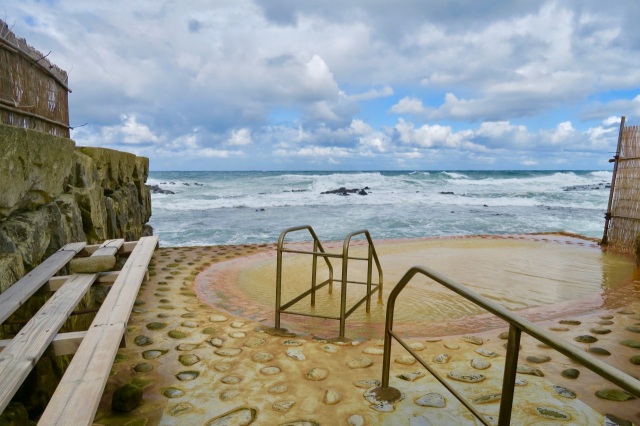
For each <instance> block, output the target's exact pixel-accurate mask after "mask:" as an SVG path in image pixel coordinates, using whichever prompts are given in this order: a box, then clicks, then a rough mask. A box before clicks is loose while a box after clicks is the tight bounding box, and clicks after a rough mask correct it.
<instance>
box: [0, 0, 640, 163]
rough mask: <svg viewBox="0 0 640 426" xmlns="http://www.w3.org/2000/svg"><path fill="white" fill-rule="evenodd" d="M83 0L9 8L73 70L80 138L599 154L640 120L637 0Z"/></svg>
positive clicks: (167, 152) (191, 150) (201, 145)
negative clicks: (624, 126) (622, 124)
mask: <svg viewBox="0 0 640 426" xmlns="http://www.w3.org/2000/svg"><path fill="white" fill-rule="evenodd" d="M85 3H86V4H85ZM85 3H83V4H82V6H78V2H77V1H72V0H58V1H56V2H55V4H53V3H51V2H41V1H37V0H23V1H20V2H9V3H8V4H7V5H5V11H4V12H5V14H6V16H7V20H8V21H10V22H15V25H14V28H13V30H14V31H15V32H16V33H17V34H18V35H19V36H21V37H25V38H26V39H27V40H28V41H29V42H30V43H31V44H33V45H35V47H37V48H38V49H39V50H41V51H44V52H48V51H49V50H51V51H52V53H51V55H50V56H49V58H50V59H51V60H52V61H53V62H55V63H56V64H57V65H59V66H61V67H62V68H64V69H66V70H67V71H69V84H70V86H71V88H72V89H73V93H71V94H70V97H69V99H70V109H71V114H70V119H71V125H72V126H77V125H79V124H83V123H85V122H86V123H88V124H87V126H85V127H78V128H77V130H75V131H74V132H73V135H74V136H73V137H74V138H75V139H76V141H77V142H78V144H80V145H98V146H106V147H113V148H116V149H127V150H135V151H136V152H137V153H141V154H144V155H147V156H149V157H150V158H151V167H152V168H154V167H155V166H154V165H155V164H156V163H160V164H163V167H171V166H173V164H171V163H170V162H169V161H168V160H167V161H166V162H163V161H164V160H163V159H169V158H172V157H173V158H180V159H184V162H183V163H175V166H176V167H178V166H180V167H187V168H189V167H205V168H206V167H221V168H224V167H234V168H241V169H242V168H245V169H246V168H250V169H255V168H261V164H265V166H264V167H271V166H273V167H280V168H281V167H300V168H305V167H306V166H309V167H315V168H321V167H322V163H321V162H320V160H319V159H326V160H327V161H329V159H330V160H331V165H335V166H336V167H343V168H351V167H353V168H360V169H361V168H362V167H363V164H364V165H366V167H368V168H372V169H376V168H384V167H389V168H394V167H416V168H418V167H444V166H445V164H446V165H447V167H449V166H451V167H460V168H474V167H476V166H477V167H485V166H486V165H491V164H494V165H496V164H497V165H500V166H504V167H514V168H517V167H545V166H546V165H547V164H549V162H553V163H554V164H563V165H565V166H566V167H572V168H600V167H609V165H608V163H606V158H603V159H602V160H601V159H600V158H599V156H602V157H606V156H607V155H608V154H607V152H608V151H610V150H611V149H612V148H611V146H612V144H613V145H615V140H616V133H617V126H618V125H617V124H616V123H615V122H614V121H613V120H609V118H610V117H620V116H622V115H626V116H627V122H628V123H630V124H636V123H637V122H639V121H640V95H639V93H640V43H638V40H640V35H638V32H637V31H636V24H635V23H636V22H637V21H638V20H640V6H637V5H636V4H635V3H634V2H623V3H622V4H620V5H618V6H617V7H616V8H611V7H610V5H608V4H606V3H603V2H601V1H597V0H584V1H577V0H568V1H566V2H558V1H548V0H544V1H541V2H525V1H507V0H497V1H492V2H477V1H474V0H461V1H459V2H456V3H455V4H452V3H451V2H449V1H445V0H435V1H433V2H430V3H429V7H428V8H426V7H424V2H422V1H419V0H399V1H397V2H388V1H383V0H370V1H367V2H355V1H352V0H347V1H338V0H326V1H322V2H295V1H290V0H255V1H252V0H220V1H217V2H213V3H212V2H207V1H204V0H185V1H184V2H179V3H176V2H169V1H165V0H159V1H158V2H155V3H148V2H146V3H145V2H142V1H139V0H128V1H123V0H113V1H112V2H109V3H108V4H107V3H95V2H88V3H87V2H85ZM616 120H619V119H616ZM618 124H619V121H618ZM247 147H251V152H252V155H247V154H246V153H245V152H244V151H243V150H244V149H246V148H247ZM613 149H615V148H613ZM451 152H455V153H456V155H450V154H451ZM577 152H578V153H580V155H576V153H577ZM347 154H348V155H347ZM445 154H448V155H445ZM200 158H208V159H209V160H208V161H207V162H204V161H202V162H199V161H200V160H199V159H200ZM451 158H453V159H455V161H453V160H449V159H451ZM188 159H192V161H191V162H189V160H188ZM216 159H221V161H220V162H216ZM351 159H353V160H351ZM497 159H499V161H498V160H497ZM222 160H224V161H222ZM447 161H451V162H447ZM563 161H564V162H563Z"/></svg>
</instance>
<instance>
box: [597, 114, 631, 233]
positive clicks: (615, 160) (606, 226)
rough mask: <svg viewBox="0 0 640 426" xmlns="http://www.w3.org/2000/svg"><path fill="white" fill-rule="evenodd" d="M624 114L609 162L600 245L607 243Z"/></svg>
mask: <svg viewBox="0 0 640 426" xmlns="http://www.w3.org/2000/svg"><path fill="white" fill-rule="evenodd" d="M624 121H625V116H624V115H623V116H622V118H621V119H620V131H619V132H618V148H617V150H616V155H615V157H613V159H612V160H609V161H610V162H611V161H613V176H612V177H611V190H610V191H609V205H608V206H607V213H606V214H605V215H604V234H603V235H602V241H600V245H603V246H604V245H606V244H607V243H608V238H607V233H608V232H609V221H610V220H611V204H613V192H614V190H615V188H616V174H617V173H618V160H619V159H620V148H621V146H622V133H623V132H624Z"/></svg>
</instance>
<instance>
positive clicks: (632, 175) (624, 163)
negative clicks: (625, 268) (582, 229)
mask: <svg viewBox="0 0 640 426" xmlns="http://www.w3.org/2000/svg"><path fill="white" fill-rule="evenodd" d="M614 161H615V163H616V164H615V169H614V176H613V181H612V184H611V198H610V207H609V211H608V212H607V219H608V220H607V222H608V228H607V225H605V233H604V237H603V241H602V242H603V244H608V245H609V246H610V247H615V248H616V249H619V250H622V251H632V250H633V249H634V245H635V240H636V237H637V236H638V234H639V233H640V126H628V127H627V126H624V117H623V121H622V122H621V126H620V135H619V140H618V151H617V153H616V156H615V157H614Z"/></svg>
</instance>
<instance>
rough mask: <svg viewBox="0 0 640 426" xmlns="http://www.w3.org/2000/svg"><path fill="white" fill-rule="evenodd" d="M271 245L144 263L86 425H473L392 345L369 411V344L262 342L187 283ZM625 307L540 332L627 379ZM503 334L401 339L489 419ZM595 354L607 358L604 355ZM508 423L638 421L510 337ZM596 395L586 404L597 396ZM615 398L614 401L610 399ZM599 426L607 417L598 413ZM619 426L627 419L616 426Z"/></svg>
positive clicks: (592, 382)
mask: <svg viewBox="0 0 640 426" xmlns="http://www.w3.org/2000/svg"><path fill="white" fill-rule="evenodd" d="M264 250H273V246H271V245H253V246H212V247H181V248H160V249H158V250H157V251H156V253H155V254H154V257H153V259H152V262H151V264H150V269H149V275H150V278H149V280H148V282H146V283H144V284H143V286H142V288H141V291H140V294H139V296H138V299H137V300H136V303H135V305H134V308H133V311H132V314H131V318H130V321H129V327H128V332H127V335H126V341H127V345H126V347H124V348H121V349H120V350H119V352H118V355H117V357H116V359H115V362H114V364H113V368H112V372H111V376H110V378H109V380H108V382H107V385H106V387H105V390H104V394H103V397H102V400H101V402H100V406H99V409H98V412H97V414H96V417H95V420H94V424H96V425H105V426H111V425H118V426H120V425H130V426H134V425H135V426H144V425H211V426H214V425H215V426H222V425H249V424H255V425H300V426H302V425H339V424H344V425H385V424H387V425H403V424H409V425H413V426H418V425H432V424H434V425H438V424H440V425H443V424H446V425H449V424H456V425H464V424H469V425H475V424H479V423H476V421H475V420H474V418H473V417H472V415H471V414H470V413H469V412H468V411H467V410H466V409H465V408H464V406H462V404H461V403H459V402H458V401H457V400H456V399H455V398H453V396H451V395H450V394H449V393H448V392H447V391H446V389H445V388H443V387H442V386H441V385H440V384H439V383H438V382H437V381H436V379H434V378H433V377H431V376H430V375H429V374H428V372H427V371H426V370H425V369H424V368H422V366H421V365H420V364H419V363H417V362H416V361H415V359H414V358H413V357H411V356H410V355H409V354H408V353H407V352H406V351H405V350H404V349H403V348H401V347H400V346H399V345H397V344H394V346H393V351H392V367H391V375H392V377H391V380H390V384H391V386H393V387H396V388H398V389H400V390H401V392H402V393H403V395H404V398H403V399H402V400H401V401H399V402H397V403H395V404H393V405H389V404H376V401H375V400H372V399H371V398H369V400H368V399H367V398H366V395H367V391H368V389H370V388H373V387H375V386H377V385H378V384H379V380H380V375H381V370H382V350H381V349H382V341H381V340H377V339H374V340H364V339H356V340H354V341H347V342H328V341H321V340H315V339H313V338H312V337H311V336H305V335H294V336H285V337H278V336H272V335H270V334H267V333H265V332H264V329H265V328H266V327H268V326H270V325H271V321H272V318H264V319H263V321H255V320H249V319H246V318H243V317H241V316H239V315H238V313H240V312H243V310H248V311H250V310H251V309H252V307H251V306H238V311H237V313H234V312H227V311H222V310H219V309H216V308H215V307H211V306H208V305H206V304H203V303H202V302H201V301H200V300H199V299H198V298H197V297H196V294H195V293H194V291H193V283H194V280H195V277H196V275H197V274H198V273H199V272H201V271H203V270H204V269H206V268H207V267H209V266H210V265H211V264H213V263H216V262H221V261H225V260H228V259H232V258H235V257H239V256H246V255H250V254H254V253H256V252H259V251H264ZM638 300H639V299H637V298H636V299H635V300H632V301H629V303H628V306H627V307H626V308H625V309H618V310H612V311H601V312H597V313H591V314H589V315H585V316H582V317H577V318H567V319H566V320H560V321H558V320H553V321H546V322H543V323H540V324H539V325H540V326H544V327H546V328H547V329H551V330H552V331H554V332H556V333H557V334H558V335H560V336H563V337H565V338H566V339H567V340H571V341H572V343H574V344H575V345H577V346H579V347H582V348H583V349H584V350H590V349H594V348H601V349H602V350H603V351H604V352H603V351H599V350H597V351H595V352H593V353H594V354H595V356H598V357H601V358H602V359H604V360H606V362H610V363H612V364H614V365H616V366H617V367H618V368H621V369H623V370H624V371H626V372H628V373H630V374H632V375H635V376H639V375H640V302H639V301H638ZM504 331H505V329H504V328H503V329H500V330H496V329H494V330H490V331H487V332H483V333H476V334H474V335H472V336H470V335H461V336H448V337H444V338H412V339H407V342H409V343H410V345H411V347H412V349H413V350H414V351H416V352H417V353H418V354H419V355H420V356H421V357H422V358H424V359H425V360H427V362H429V363H430V365H432V366H433V368H434V369H436V370H437V371H438V372H439V373H440V374H441V375H442V376H444V377H447V380H448V381H449V383H451V384H452V385H453V386H455V388H456V389H457V390H458V391H459V392H461V393H462V394H463V395H464V396H465V398H467V399H468V400H470V401H472V403H473V404H474V406H475V407H476V408H477V409H478V410H479V411H480V412H481V413H482V414H484V415H486V416H488V418H489V419H490V421H491V422H493V423H495V422H496V421H497V417H498V410H499V401H500V395H499V394H500V388H501V377H502V372H503V369H504V356H505V353H506V349H505V348H504V344H505V342H506V340H504V338H505V337H506V336H505V333H504ZM605 352H608V353H605ZM519 366H520V367H521V369H522V373H521V374H518V379H517V383H516V385H517V386H516V392H515V400H514V407H516V408H515V409H514V411H513V414H512V424H518V425H528V424H536V425H551V424H563V425H565V424H566V425H602V424H604V422H605V419H604V415H605V414H608V413H611V414H615V415H616V416H618V419H617V420H616V421H618V423H608V424H625V423H624V422H621V420H620V419H619V418H622V419H627V420H630V421H633V422H635V423H636V424H640V402H639V401H638V399H635V398H629V397H630V395H628V394H626V393H625V392H620V391H618V390H617V389H616V388H615V386H613V385H611V384H608V382H606V381H604V379H598V378H597V377H595V376H594V375H593V374H592V373H590V372H589V371H588V370H586V369H585V368H583V367H581V366H580V365H578V364H576V363H574V362H573V361H571V360H569V359H567V358H566V357H564V356H563V355H561V354H559V353H558V352H555V351H553V350H551V349H549V348H547V347H545V346H544V345H542V344H540V343H539V342H537V341H536V340H534V339H532V338H529V337H528V336H525V335H523V339H522V350H521V352H520V360H519ZM127 384H133V385H134V386H136V387H139V388H141V389H142V390H143V394H142V395H143V396H142V401H141V402H140V403H139V404H138V405H137V407H136V408H134V409H133V410H132V411H130V412H127V413H120V412H116V411H114V410H112V397H113V394H114V392H115V390H116V389H118V388H120V387H122V386H124V385H127ZM596 394H597V395H596ZM612 399H616V400H612ZM609 417H610V418H611V419H614V420H615V419H616V418H614V417H611V416H609ZM628 424H630V423H628Z"/></svg>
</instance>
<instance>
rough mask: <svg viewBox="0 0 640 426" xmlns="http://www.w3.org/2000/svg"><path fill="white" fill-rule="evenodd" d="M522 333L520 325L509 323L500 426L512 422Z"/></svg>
mask: <svg viewBox="0 0 640 426" xmlns="http://www.w3.org/2000/svg"><path fill="white" fill-rule="evenodd" d="M521 334H522V332H521V331H520V329H519V328H518V327H516V326H515V325H514V324H511V325H509V340H507V355H506V359H505V363H504V376H503V379H502V398H501V399H500V414H499V417H498V426H509V424H510V423H511V410H512V408H513V396H514V394H515V385H516V372H517V370H518V354H519V352H520V335H521Z"/></svg>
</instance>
